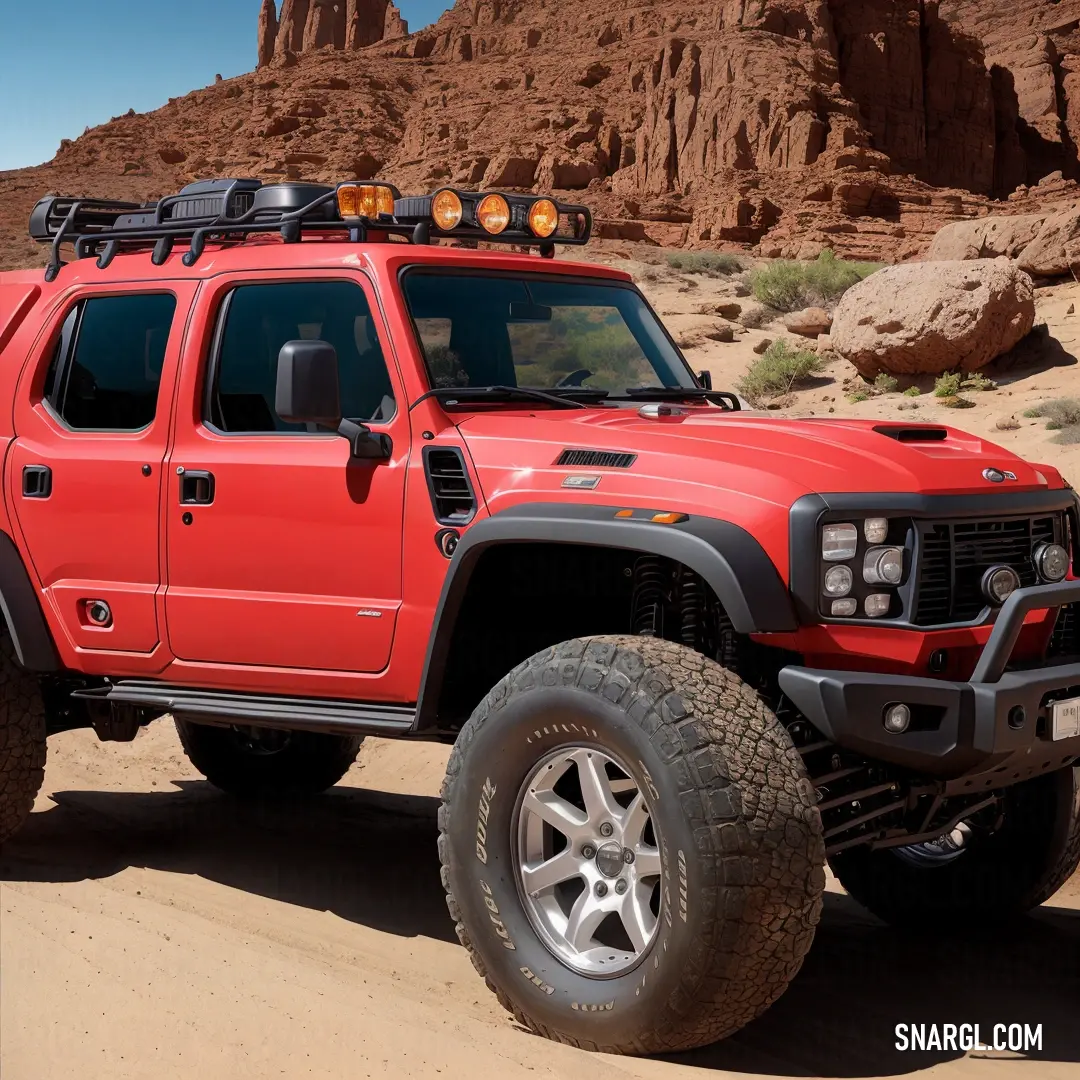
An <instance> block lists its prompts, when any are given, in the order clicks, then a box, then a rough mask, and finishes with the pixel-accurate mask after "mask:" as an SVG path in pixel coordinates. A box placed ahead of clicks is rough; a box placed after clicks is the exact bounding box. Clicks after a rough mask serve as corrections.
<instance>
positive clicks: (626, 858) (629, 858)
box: [622, 848, 634, 866]
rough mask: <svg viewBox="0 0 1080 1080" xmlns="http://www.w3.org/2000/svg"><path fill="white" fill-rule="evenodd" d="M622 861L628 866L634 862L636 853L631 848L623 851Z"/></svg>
mask: <svg viewBox="0 0 1080 1080" xmlns="http://www.w3.org/2000/svg"><path fill="white" fill-rule="evenodd" d="M622 861H623V862H624V863H626V865H627V866H629V865H630V864H631V863H632V862H633V861H634V853H633V852H632V851H631V850H630V849H629V848H625V849H624V850H623V853H622Z"/></svg>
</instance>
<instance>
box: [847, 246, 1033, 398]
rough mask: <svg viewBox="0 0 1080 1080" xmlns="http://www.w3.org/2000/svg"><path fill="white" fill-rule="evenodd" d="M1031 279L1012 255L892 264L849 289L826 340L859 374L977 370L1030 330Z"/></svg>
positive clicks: (906, 373)
mask: <svg viewBox="0 0 1080 1080" xmlns="http://www.w3.org/2000/svg"><path fill="white" fill-rule="evenodd" d="M1034 322H1035V298H1034V291H1033V287H1032V282H1031V278H1029V277H1028V276H1027V274H1025V273H1024V272H1023V271H1021V270H1019V269H1017V267H1016V264H1015V263H1013V262H1011V261H1010V260H1009V259H1004V258H1002V259H983V260H982V261H979V262H933V263H931V262H923V263H911V264H909V265H907V266H889V267H886V268H885V269H884V270H880V271H878V273H876V274H871V275H870V277H868V278H866V279H865V280H864V281H861V282H859V284H858V285H855V286H853V287H852V288H851V289H849V290H848V291H847V292H846V293H845V294H844V296H843V297H842V299H841V300H840V303H839V305H838V306H837V308H836V312H835V314H834V316H833V324H832V330H831V336H830V339H829V344H830V347H831V348H832V349H834V350H835V351H836V352H838V353H839V354H840V355H841V356H843V357H844V358H845V359H846V360H849V361H850V362H851V363H852V364H853V365H854V366H855V368H856V369H857V370H858V372H859V374H860V375H862V376H863V377H864V378H866V379H873V378H874V377H875V376H876V375H878V374H880V373H881V372H883V371H884V372H889V373H890V374H894V375H925V374H933V375H940V374H942V373H943V372H946V371H965V372H971V371H978V369H979V368H982V367H985V366H986V365H987V364H989V363H990V361H991V360H994V359H996V358H997V357H998V356H1001V355H1002V354H1003V353H1006V352H1008V351H1009V350H1010V349H1011V348H1013V346H1014V345H1016V344H1018V343H1019V342H1020V341H1021V340H1023V338H1025V337H1027V335H1028V334H1029V333H1030V332H1031V328H1032V326H1033V325H1034Z"/></svg>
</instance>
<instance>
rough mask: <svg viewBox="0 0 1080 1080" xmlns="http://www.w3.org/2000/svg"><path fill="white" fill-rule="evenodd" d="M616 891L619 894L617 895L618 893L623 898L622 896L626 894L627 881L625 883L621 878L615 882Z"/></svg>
mask: <svg viewBox="0 0 1080 1080" xmlns="http://www.w3.org/2000/svg"><path fill="white" fill-rule="evenodd" d="M615 891H616V892H617V893H618V894H619V895H620V896H622V894H623V893H624V892H626V882H625V881H623V879H622V878H619V880H618V881H616V882H615Z"/></svg>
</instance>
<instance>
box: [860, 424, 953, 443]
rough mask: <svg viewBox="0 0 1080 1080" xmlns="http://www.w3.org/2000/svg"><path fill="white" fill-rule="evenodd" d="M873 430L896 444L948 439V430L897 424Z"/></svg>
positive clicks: (885, 425)
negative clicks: (893, 440)
mask: <svg viewBox="0 0 1080 1080" xmlns="http://www.w3.org/2000/svg"><path fill="white" fill-rule="evenodd" d="M874 430H875V431H876V432H877V433H878V434H879V435H884V436H886V437H887V438H889V439H895V440H896V441H897V442H908V443H911V442H944V441H945V440H946V439H947V438H948V437H949V430H948V428H943V427H901V426H900V425H899V424H879V425H878V426H877V427H876V428H874Z"/></svg>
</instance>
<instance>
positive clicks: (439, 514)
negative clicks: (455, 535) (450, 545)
mask: <svg viewBox="0 0 1080 1080" xmlns="http://www.w3.org/2000/svg"><path fill="white" fill-rule="evenodd" d="M424 471H425V473H426V474H427V482H428V490H429V491H430V492H431V505H432V507H433V508H434V510H435V519H436V520H437V521H438V522H439V523H440V524H441V525H468V523H469V522H470V521H472V519H473V515H474V514H475V513H476V495H475V494H474V493H473V488H472V484H471V483H470V482H469V472H468V470H467V469H466V468H465V459H464V458H463V457H462V456H461V451H460V450H458V449H457V448H456V447H448V448H445V449H444V448H442V447H439V448H436V447H426V448H425V449H424Z"/></svg>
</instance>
